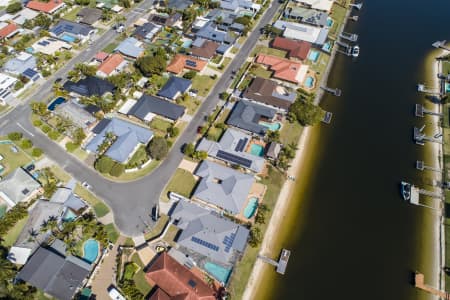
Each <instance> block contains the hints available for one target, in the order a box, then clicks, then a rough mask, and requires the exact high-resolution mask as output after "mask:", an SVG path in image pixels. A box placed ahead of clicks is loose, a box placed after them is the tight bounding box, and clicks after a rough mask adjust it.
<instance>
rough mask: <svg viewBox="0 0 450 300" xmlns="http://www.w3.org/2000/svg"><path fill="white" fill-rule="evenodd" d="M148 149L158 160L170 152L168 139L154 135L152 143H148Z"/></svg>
mask: <svg viewBox="0 0 450 300" xmlns="http://www.w3.org/2000/svg"><path fill="white" fill-rule="evenodd" d="M147 149H148V152H149V153H150V155H151V157H152V158H154V159H156V160H161V159H163V158H164V157H166V155H167V153H168V152H169V147H168V145H167V141H166V139H165V138H163V137H160V136H157V137H154V138H153V139H152V140H151V142H150V144H148V147H147Z"/></svg>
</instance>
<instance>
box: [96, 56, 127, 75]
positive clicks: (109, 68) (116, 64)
mask: <svg viewBox="0 0 450 300" xmlns="http://www.w3.org/2000/svg"><path fill="white" fill-rule="evenodd" d="M127 64H128V62H127V61H126V60H125V59H124V58H123V56H122V55H121V54H119V53H114V54H111V55H110V56H108V58H106V59H105V60H104V61H103V62H102V63H101V64H100V66H98V69H97V73H96V75H97V76H98V77H100V78H105V77H108V76H111V75H116V74H118V73H120V72H121V71H122V70H123V69H124V68H125V67H126V66H127Z"/></svg>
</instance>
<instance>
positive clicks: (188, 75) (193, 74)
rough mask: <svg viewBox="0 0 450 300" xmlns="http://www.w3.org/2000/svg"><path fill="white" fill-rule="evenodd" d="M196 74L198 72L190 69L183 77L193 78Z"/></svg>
mask: <svg viewBox="0 0 450 300" xmlns="http://www.w3.org/2000/svg"><path fill="white" fill-rule="evenodd" d="M195 75H197V72H195V71H188V72H186V74H184V75H183V78H186V79H193V78H194V77H195Z"/></svg>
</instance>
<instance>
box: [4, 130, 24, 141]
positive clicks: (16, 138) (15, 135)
mask: <svg viewBox="0 0 450 300" xmlns="http://www.w3.org/2000/svg"><path fill="white" fill-rule="evenodd" d="M22 137H23V134H22V132H11V133H8V139H10V140H11V141H19V140H21V139H22Z"/></svg>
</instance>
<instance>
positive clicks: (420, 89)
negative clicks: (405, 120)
mask: <svg viewBox="0 0 450 300" xmlns="http://www.w3.org/2000/svg"><path fill="white" fill-rule="evenodd" d="M417 91H418V92H421V93H425V94H432V95H439V94H440V91H439V90H437V89H435V88H428V87H426V86H425V84H423V83H419V84H418V85H417Z"/></svg>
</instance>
